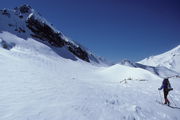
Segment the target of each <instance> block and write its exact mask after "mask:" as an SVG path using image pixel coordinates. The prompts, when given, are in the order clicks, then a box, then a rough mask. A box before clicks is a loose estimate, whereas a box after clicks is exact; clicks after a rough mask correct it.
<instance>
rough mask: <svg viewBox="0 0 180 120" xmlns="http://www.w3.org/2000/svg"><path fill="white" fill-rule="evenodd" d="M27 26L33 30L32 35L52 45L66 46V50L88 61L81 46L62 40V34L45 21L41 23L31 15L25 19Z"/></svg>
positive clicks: (86, 54)
mask: <svg viewBox="0 0 180 120" xmlns="http://www.w3.org/2000/svg"><path fill="white" fill-rule="evenodd" d="M26 23H27V27H28V28H29V29H30V30H31V31H32V32H33V34H31V35H32V37H35V38H39V39H41V40H43V41H47V42H48V43H49V44H50V45H52V46H54V47H63V46H67V48H68V50H69V51H70V52H72V53H73V54H74V55H75V56H77V57H79V58H80V59H82V60H84V61H87V62H90V60H89V57H88V53H87V52H86V51H85V50H83V49H82V48H81V47H79V46H76V45H74V44H73V43H71V42H68V41H66V40H64V38H63V35H62V34H61V33H60V32H56V31H54V30H53V29H52V28H51V27H50V26H49V25H47V24H46V23H42V22H41V21H39V20H38V19H36V18H35V16H33V15H31V17H29V18H28V19H27V21H26Z"/></svg>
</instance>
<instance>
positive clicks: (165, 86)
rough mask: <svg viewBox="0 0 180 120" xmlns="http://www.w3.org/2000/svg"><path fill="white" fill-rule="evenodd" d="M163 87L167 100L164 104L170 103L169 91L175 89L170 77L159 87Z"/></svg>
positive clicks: (165, 99)
mask: <svg viewBox="0 0 180 120" xmlns="http://www.w3.org/2000/svg"><path fill="white" fill-rule="evenodd" d="M162 89H163V92H164V101H165V102H164V104H168V105H170V102H169V100H168V98H167V96H168V93H169V91H170V90H173V88H172V87H171V84H170V82H169V80H168V78H165V79H164V80H163V82H162V85H161V87H160V88H158V90H162Z"/></svg>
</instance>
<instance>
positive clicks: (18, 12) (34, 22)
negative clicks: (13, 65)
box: [0, 5, 103, 63]
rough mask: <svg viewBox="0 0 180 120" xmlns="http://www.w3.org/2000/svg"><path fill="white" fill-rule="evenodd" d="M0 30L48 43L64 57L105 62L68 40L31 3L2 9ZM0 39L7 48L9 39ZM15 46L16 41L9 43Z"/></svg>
mask: <svg viewBox="0 0 180 120" xmlns="http://www.w3.org/2000/svg"><path fill="white" fill-rule="evenodd" d="M0 32H1V33H2V32H9V33H12V34H14V35H16V36H18V37H20V38H22V39H25V40H27V39H29V38H32V39H33V40H36V41H39V42H41V43H43V44H46V45H47V46H49V47H50V48H51V49H52V50H53V51H55V52H56V53H57V54H59V55H60V56H61V57H64V58H68V59H72V60H77V59H82V60H84V61H86V62H94V63H102V62H103V59H100V58H98V57H96V56H94V55H93V54H92V53H90V52H89V51H87V50H85V49H84V48H83V47H81V46H80V45H78V44H76V43H75V42H73V41H71V40H68V39H67V38H66V37H65V36H64V35H63V34H62V33H61V32H60V31H58V30H56V29H55V28H54V27H53V26H52V25H51V24H50V23H48V22H47V20H46V19H45V18H43V17H42V16H41V15H39V14H38V13H37V12H36V11H35V10H34V9H32V8H31V7H30V6H29V5H22V6H20V7H16V8H14V9H13V10H11V9H3V10H0ZM0 39H1V42H2V46H4V47H5V48H6V46H7V45H6V43H7V41H6V40H5V39H4V38H0ZM14 46H16V43H15V41H13V42H11V45H8V49H11V48H12V47H14Z"/></svg>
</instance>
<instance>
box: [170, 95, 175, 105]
mask: <svg viewBox="0 0 180 120" xmlns="http://www.w3.org/2000/svg"><path fill="white" fill-rule="evenodd" d="M169 97H170V99H171V101H172V102H173V104H174V105H175V106H176V104H175V102H174V101H173V99H172V97H171V95H169Z"/></svg>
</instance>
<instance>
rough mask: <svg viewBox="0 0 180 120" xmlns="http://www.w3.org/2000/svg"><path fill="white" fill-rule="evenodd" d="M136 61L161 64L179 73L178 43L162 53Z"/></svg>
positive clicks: (157, 65) (179, 54)
mask: <svg viewBox="0 0 180 120" xmlns="http://www.w3.org/2000/svg"><path fill="white" fill-rule="evenodd" d="M138 63H141V64H144V65H149V66H154V67H159V66H163V67H166V68H168V69H171V70H174V71H176V72H178V73H180V45H178V46H177V47H175V48H174V49H172V50H170V51H167V52H165V53H163V54H160V55H156V56H151V57H149V58H145V59H144V60H142V61H140V62H138Z"/></svg>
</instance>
